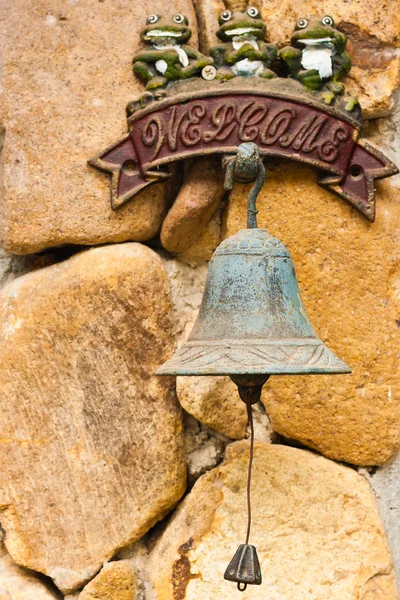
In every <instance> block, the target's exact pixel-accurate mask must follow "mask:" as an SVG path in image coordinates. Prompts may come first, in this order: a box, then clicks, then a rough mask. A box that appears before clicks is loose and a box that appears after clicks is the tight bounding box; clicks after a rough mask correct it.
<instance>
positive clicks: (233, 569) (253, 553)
mask: <svg viewBox="0 0 400 600" xmlns="http://www.w3.org/2000/svg"><path fill="white" fill-rule="evenodd" d="M224 579H226V580H227V581H234V582H235V583H238V584H239V585H238V587H239V590H240V591H241V592H244V590H245V589H246V587H247V585H248V584H252V585H261V583H262V577H261V569H260V561H259V560H258V556H257V550H256V548H255V547H254V546H251V545H250V544H241V545H240V546H239V548H238V549H237V550H236V552H235V556H234V557H233V558H232V560H231V562H230V563H229V565H228V567H227V569H226V571H225V575H224Z"/></svg>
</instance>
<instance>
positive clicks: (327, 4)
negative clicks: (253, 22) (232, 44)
mask: <svg viewBox="0 0 400 600" xmlns="http://www.w3.org/2000/svg"><path fill="white" fill-rule="evenodd" d="M257 6H259V7H260V8H261V12H262V16H263V18H264V21H265V23H266V25H267V36H268V39H269V40H270V41H271V42H274V43H276V44H277V45H278V46H279V47H283V46H285V45H286V44H288V43H289V40H290V36H291V34H292V32H293V28H294V25H295V24H296V22H297V21H298V20H299V19H300V18H302V17H310V16H313V15H316V16H319V15H321V17H323V16H324V15H326V14H328V15H332V16H333V17H334V19H335V20H336V25H337V26H338V28H339V29H340V30H341V31H343V32H344V33H346V35H347V36H348V52H349V54H350V56H351V59H352V62H353V69H352V71H351V73H350V75H349V76H348V77H347V78H346V79H345V80H344V83H345V84H346V89H347V91H348V93H351V94H355V95H357V96H358V98H359V99H360V102H361V106H362V107H363V111H364V116H365V117H366V118H376V117H379V116H382V115H384V114H387V113H388V112H389V111H390V110H391V109H392V108H393V96H394V92H395V91H396V89H397V87H398V85H399V84H400V55H399V52H398V48H399V45H400V36H399V31H400V10H399V9H400V3H399V0H383V1H381V0H373V1H371V0H355V1H353V2H341V3H339V4H338V2H337V0H323V1H321V0H307V1H306V2H293V0H260V2H258V3H257ZM196 8H197V12H198V19H199V35H200V43H201V47H202V49H203V51H206V50H207V49H208V48H209V47H210V46H213V45H215V44H216V43H218V38H217V37H216V35H215V34H216V31H217V29H218V20H217V18H218V16H219V15H220V14H221V13H222V11H223V10H224V9H225V4H224V2H223V0H197V2H196Z"/></svg>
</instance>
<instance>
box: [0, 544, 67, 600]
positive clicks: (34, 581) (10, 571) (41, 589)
mask: <svg viewBox="0 0 400 600" xmlns="http://www.w3.org/2000/svg"><path fill="white" fill-rule="evenodd" d="M58 597H59V596H58V595H56V593H55V592H54V591H52V590H50V588H49V587H48V586H47V585H46V584H45V583H43V582H42V581H40V580H39V579H38V578H37V577H35V575H34V574H33V573H31V572H30V571H27V570H25V569H21V568H20V567H18V566H17V565H16V564H15V563H14V561H13V560H12V559H11V558H10V555H9V554H8V552H7V551H6V549H5V547H4V545H3V544H2V543H1V542H0V600H57V598H58Z"/></svg>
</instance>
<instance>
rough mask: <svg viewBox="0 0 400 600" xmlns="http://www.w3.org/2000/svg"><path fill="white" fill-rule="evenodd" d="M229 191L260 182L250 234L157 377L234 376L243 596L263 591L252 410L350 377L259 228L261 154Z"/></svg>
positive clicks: (239, 236)
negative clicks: (310, 379) (281, 392)
mask: <svg viewBox="0 0 400 600" xmlns="http://www.w3.org/2000/svg"><path fill="white" fill-rule="evenodd" d="M225 168H226V176H225V188H226V189H232V186H233V181H234V180H236V181H254V180H255V184H254V186H253V188H252V190H251V192H250V194H249V199H248V220H247V224H248V229H242V230H241V231H239V232H238V233H236V234H235V235H234V236H232V237H230V238H228V239H227V240H225V241H224V242H222V244H220V245H219V246H218V248H217V249H216V251H215V252H214V254H213V257H212V259H211V261H210V263H209V267H208V276H207V281H206V287H205V290H204V295H203V300H202V303H201V307H200V311H199V314H198V317H197V320H196V322H195V324H194V327H193V330H192V332H191V334H190V336H189V338H188V340H187V342H186V344H184V345H183V346H182V347H181V348H180V349H179V350H178V351H177V352H176V353H175V354H174V356H172V358H170V359H169V360H168V361H167V362H166V363H164V364H163V365H162V366H161V367H160V368H159V369H158V371H157V374H158V375H229V376H230V378H231V379H232V380H233V381H234V382H235V383H236V385H237V386H238V392H239V395H240V398H241V399H242V400H243V402H244V403H245V404H246V407H247V415H248V420H249V425H250V453H249V465H248V477H247V515H248V521H247V534H246V541H245V544H241V545H240V546H239V548H238V550H237V551H236V553H235V555H234V557H233V559H232V560H231V562H230V563H229V565H228V568H227V570H226V572H225V576H224V577H225V579H227V580H229V581H235V582H237V584H238V589H239V590H240V591H244V590H245V589H246V587H247V585H248V584H253V585H259V584H261V569H260V563H259V561H258V557H257V551H256V549H255V547H254V546H251V545H250V544H249V538H250V529H251V502H250V491H251V473H252V462H253V454H254V425H253V413H252V405H253V404H255V403H256V402H258V401H259V399H260V397H261V390H262V386H263V385H264V383H265V382H266V381H267V379H268V378H269V377H270V376H271V375H312V374H324V373H331V374H333V373H351V370H350V369H349V367H348V366H347V365H346V364H345V363H344V362H343V361H341V360H340V359H339V358H338V357H337V356H336V355H335V354H334V353H333V352H332V351H331V350H329V348H327V347H326V346H325V344H323V343H322V342H321V340H320V339H319V338H318V337H317V334H316V333H315V331H314V329H313V327H312V325H311V323H310V321H309V319H308V316H307V313H306V310H305V308H304V305H303V302H302V300H301V296H300V290H299V285H298V283H297V279H296V274H295V270H294V266H293V262H292V259H291V257H290V254H289V252H288V250H287V248H286V247H285V246H284V245H283V244H282V242H280V241H279V240H277V239H276V238H274V237H272V236H271V235H269V233H268V231H267V230H266V229H259V228H258V227H257V219H256V215H257V210H256V204H255V203H256V198H257V194H258V192H259V191H260V189H261V187H262V184H263V182H264V178H265V168H264V166H263V164H262V160H261V157H260V152H259V149H258V147H257V146H256V145H255V144H253V143H251V142H250V143H245V144H241V145H240V146H239V147H238V152H237V156H236V157H230V158H229V157H228V158H227V160H226V164H225Z"/></svg>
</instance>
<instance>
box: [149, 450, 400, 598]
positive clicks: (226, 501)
mask: <svg viewBox="0 0 400 600" xmlns="http://www.w3.org/2000/svg"><path fill="white" fill-rule="evenodd" d="M248 451H249V444H248V443H247V442H237V443H235V444H233V445H231V446H229V448H228V451H227V458H226V460H225V462H224V463H223V464H222V465H221V466H220V467H217V468H216V469H214V470H213V471H210V472H209V473H207V474H206V475H204V476H203V477H201V478H200V479H199V480H198V482H197V483H196V485H195V486H194V488H193V490H192V491H191V493H190V495H189V496H188V497H187V498H186V499H185V501H184V502H183V504H182V505H181V507H180V509H179V510H178V512H177V513H176V515H175V516H174V518H173V519H172V521H171V522H170V523H169V525H168V526H167V529H166V530H165V532H164V534H163V535H162V537H161V539H160V540H159V542H158V543H157V545H156V547H155V548H154V550H153V552H152V554H151V564H152V567H153V570H152V572H153V588H154V598H155V600H203V599H204V600H220V599H221V598H231V597H234V596H235V597H236V596H237V595H238V592H237V590H236V587H235V584H233V583H230V582H227V581H225V580H224V578H223V574H224V571H225V569H226V566H227V564H228V563H229V561H230V559H231V558H232V555H233V553H234V552H235V551H236V548H237V547H238V545H239V544H240V543H243V541H244V536H245V529H246V494H245V487H246V476H247V461H248ZM252 492H253V493H252V498H253V515H254V519H253V527H252V532H251V538H250V540H251V543H253V544H254V545H255V546H256V547H257V549H258V554H259V558H260V563H261V569H262V573H263V583H262V585H261V586H254V587H249V588H248V590H247V591H246V598H254V599H259V600H265V598H269V599H271V600H278V599H279V600H294V598H296V599H297V598H307V600H325V599H327V598H332V599H335V600H336V599H340V600H360V599H361V598H363V599H368V600H397V598H398V596H397V592H396V583H395V578H394V572H393V564H392V560H391V556H390V552H389V549H388V546H387V542H386V538H385V535H384V532H383V529H382V525H381V523H380V520H379V516H378V512H377V509H376V505H375V499H374V497H373V494H372V492H371V489H370V487H369V484H368V483H367V482H366V481H365V480H364V479H363V478H362V477H361V476H360V475H358V474H357V473H356V472H355V471H354V470H353V469H350V468H348V467H344V466H341V465H338V464H335V463H334V462H332V461H329V460H327V459H326V458H324V457H321V456H317V455H315V454H313V453H311V452H307V451H304V450H298V449H294V448H288V447H285V446H277V445H271V444H262V443H259V442H258V443H257V444H256V446H255V460H254V475H253V485H252Z"/></svg>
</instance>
